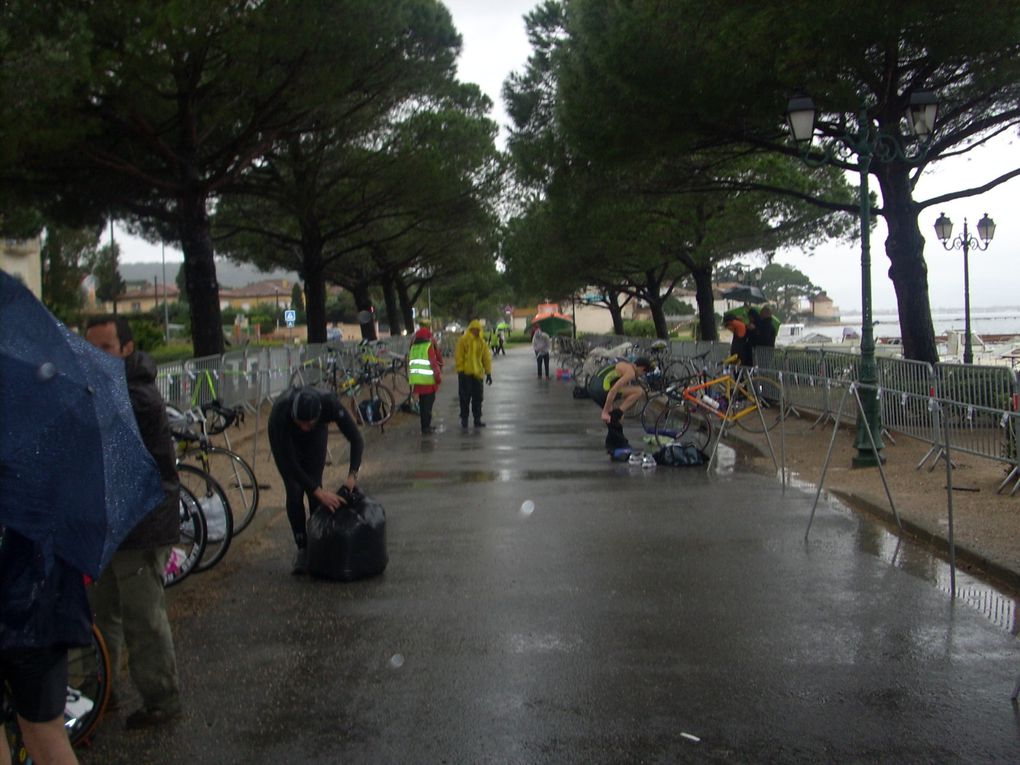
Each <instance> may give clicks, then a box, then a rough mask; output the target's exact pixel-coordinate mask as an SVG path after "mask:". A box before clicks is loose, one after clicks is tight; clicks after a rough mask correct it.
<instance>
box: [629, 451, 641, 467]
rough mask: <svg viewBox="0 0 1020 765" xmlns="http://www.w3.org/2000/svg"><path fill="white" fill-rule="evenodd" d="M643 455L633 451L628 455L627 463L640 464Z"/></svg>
mask: <svg viewBox="0 0 1020 765" xmlns="http://www.w3.org/2000/svg"><path fill="white" fill-rule="evenodd" d="M643 456H644V455H643V454H641V452H633V453H632V454H631V455H630V457H628V458H627V464H628V465H640V464H641V461H642V457H643Z"/></svg>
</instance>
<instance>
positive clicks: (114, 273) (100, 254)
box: [91, 242, 126, 302]
mask: <svg viewBox="0 0 1020 765" xmlns="http://www.w3.org/2000/svg"><path fill="white" fill-rule="evenodd" d="M119 258H120V245H118V244H117V243H116V242H114V243H113V244H112V245H106V246H105V247H100V248H99V250H98V251H97V252H96V255H95V260H94V261H93V262H92V263H91V271H92V275H93V276H95V277H96V281H97V284H96V297H97V298H98V299H99V300H103V301H106V302H113V301H114V300H116V299H117V297H118V296H119V295H120V294H121V293H122V292H123V291H124V288H125V286H126V285H125V283H124V280H123V279H122V278H121V276H120V266H119Z"/></svg>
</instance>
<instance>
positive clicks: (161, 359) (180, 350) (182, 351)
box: [149, 342, 195, 364]
mask: <svg viewBox="0 0 1020 765" xmlns="http://www.w3.org/2000/svg"><path fill="white" fill-rule="evenodd" d="M149 355H150V356H152V358H153V359H154V360H155V362H156V363H157V364H168V363H170V362H171V361H187V360H188V359H193V358H195V351H194V347H193V346H192V345H191V343H181V342H171V343H168V344H164V345H161V346H159V347H157V348H154V349H153V350H152V351H150V352H149Z"/></svg>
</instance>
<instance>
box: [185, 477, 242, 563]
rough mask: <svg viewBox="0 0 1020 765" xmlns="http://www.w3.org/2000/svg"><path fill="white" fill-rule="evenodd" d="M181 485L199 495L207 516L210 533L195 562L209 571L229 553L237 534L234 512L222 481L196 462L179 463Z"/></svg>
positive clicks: (200, 506)
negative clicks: (199, 466)
mask: <svg viewBox="0 0 1020 765" xmlns="http://www.w3.org/2000/svg"><path fill="white" fill-rule="evenodd" d="M177 474H178V475H179V476H180V478H181V485H182V486H186V487H187V488H188V490H189V491H190V492H191V493H192V494H194V495H195V497H196V498H197V499H198V505H199V509H200V510H201V511H202V515H203V516H204V517H205V523H206V529H207V536H206V540H205V552H203V553H202V557H201V558H199V559H198V562H197V563H196V564H195V569H194V570H195V572H201V571H208V570H209V569H211V568H212V567H213V566H215V565H216V564H217V563H219V562H220V561H221V560H223V556H224V555H226V554H227V550H228V549H229V548H230V539H231V537H232V536H233V534H234V513H233V511H232V510H231V509H230V501H229V500H228V499H227V494H226V492H225V491H223V487H222V486H220V484H219V482H218V481H217V480H216V479H215V478H213V477H212V476H211V475H209V474H208V473H206V472H205V471H204V470H200V469H199V468H197V467H195V466H194V465H178V466H177Z"/></svg>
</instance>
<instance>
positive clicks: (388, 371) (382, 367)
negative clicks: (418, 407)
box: [361, 341, 411, 407]
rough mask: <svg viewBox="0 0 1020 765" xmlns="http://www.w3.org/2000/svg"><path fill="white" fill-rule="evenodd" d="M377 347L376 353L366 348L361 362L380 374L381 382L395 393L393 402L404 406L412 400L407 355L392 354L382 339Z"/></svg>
mask: <svg viewBox="0 0 1020 765" xmlns="http://www.w3.org/2000/svg"><path fill="white" fill-rule="evenodd" d="M375 348H376V353H373V352H372V351H371V349H369V348H366V350H365V352H364V353H363V354H362V356H361V363H362V365H363V366H365V367H370V368H371V370H372V372H373V373H374V374H377V375H378V376H379V382H380V384H381V385H384V386H385V387H387V388H389V390H390V393H392V394H393V403H394V404H395V405H396V406H398V407H402V406H404V404H406V403H407V402H408V401H410V400H411V383H410V382H409V381H408V379H407V357H406V356H397V355H394V354H391V353H390V351H389V348H388V347H387V346H386V344H385V343H384V342H382V341H378V342H377V343H376V345H375ZM386 357H388V359H387V358H386Z"/></svg>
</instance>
